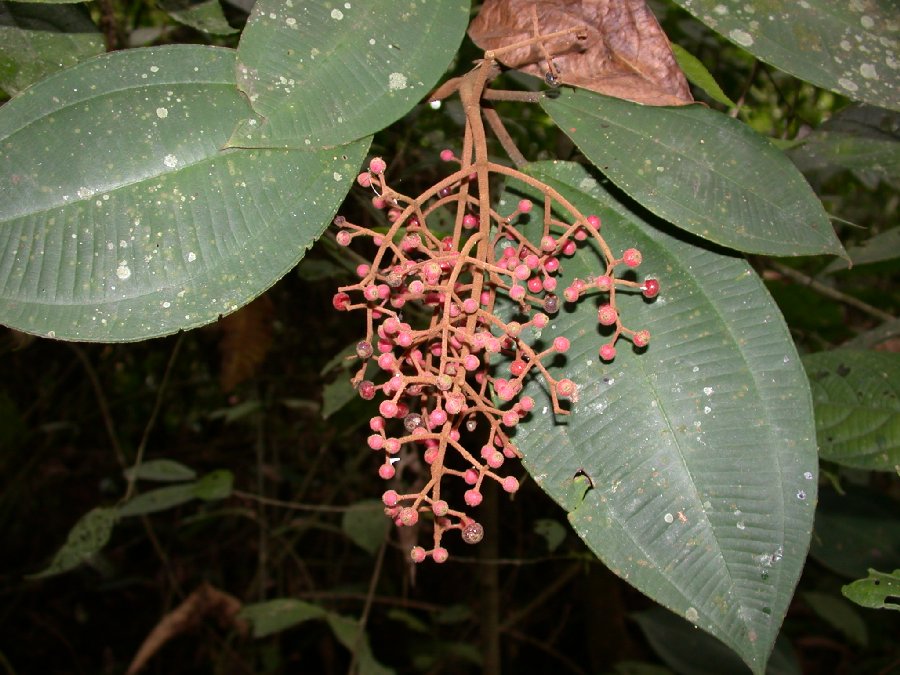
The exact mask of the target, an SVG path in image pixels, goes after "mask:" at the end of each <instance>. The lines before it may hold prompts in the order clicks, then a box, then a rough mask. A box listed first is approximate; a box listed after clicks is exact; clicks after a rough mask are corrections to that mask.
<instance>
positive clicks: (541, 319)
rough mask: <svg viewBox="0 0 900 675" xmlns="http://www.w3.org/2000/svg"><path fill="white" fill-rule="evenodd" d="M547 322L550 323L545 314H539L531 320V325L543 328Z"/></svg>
mask: <svg viewBox="0 0 900 675" xmlns="http://www.w3.org/2000/svg"><path fill="white" fill-rule="evenodd" d="M549 321H550V317H549V316H547V315H546V314H541V313H538V314H535V315H534V316H533V317H532V318H531V323H532V324H534V327H535V328H545V327H546V326H547V323H548V322H549Z"/></svg>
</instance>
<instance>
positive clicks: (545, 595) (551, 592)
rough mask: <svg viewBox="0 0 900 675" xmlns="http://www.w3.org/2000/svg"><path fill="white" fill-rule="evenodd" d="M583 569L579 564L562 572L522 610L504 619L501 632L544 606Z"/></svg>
mask: <svg viewBox="0 0 900 675" xmlns="http://www.w3.org/2000/svg"><path fill="white" fill-rule="evenodd" d="M583 569H584V567H583V566H582V565H581V563H578V564H576V565H572V566H571V567H569V569H568V570H566V571H565V572H563V573H562V574H561V575H559V576H558V577H556V578H555V579H554V580H553V581H552V582H550V583H549V584H547V585H546V586H545V587H544V590H543V591H541V592H540V594H538V595H537V596H536V597H535V598H534V599H533V600H532V601H531V602H529V603H528V604H527V605H525V606H524V607H523V608H522V609H520V610H519V611H517V612H513V613H512V614H510V615H509V618H507V619H506V621H504V622H503V623H502V624H500V630H501V631H508V630H510V629H511V628H512V627H513V626H514V625H516V624H517V623H519V621H521V620H522V619H524V618H525V617H526V616H528V615H529V614H531V613H532V612H533V611H534V610H536V609H537V608H538V607H540V606H541V605H542V604H544V603H545V602H546V601H547V600H549V599H551V598H552V597H553V596H555V595H556V594H557V593H559V591H560V590H561V589H562V587H563V586H565V585H566V584H567V583H569V582H570V581H571V580H572V579H573V578H574V577H575V576H576V575H577V574H579V573H580V572H581V571H582V570H583Z"/></svg>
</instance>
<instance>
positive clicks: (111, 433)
mask: <svg viewBox="0 0 900 675" xmlns="http://www.w3.org/2000/svg"><path fill="white" fill-rule="evenodd" d="M69 348H70V349H71V350H72V351H73V352H75V356H77V357H78V360H79V361H81V365H82V366H84V371H85V374H86V375H87V376H88V380H90V382H91V387H92V388H93V390H94V397H95V398H96V399H97V407H98V408H100V416H101V417H102V418H103V426H104V427H105V428H106V435H107V436H108V437H109V444H110V445H111V446H112V449H113V453H114V454H115V456H116V460H117V461H118V462H119V466H121V467H122V469H123V470H124V469H126V468H128V461H127V460H126V459H125V453H124V452H122V445H121V444H120V443H119V435H118V434H117V433H116V426H115V424H114V423H113V418H112V413H111V412H110V410H109V401H107V400H106V394H105V393H104V392H103V385H101V384H100V378H99V377H97V371H96V370H95V369H94V365H93V364H92V363H91V360H90V359H89V358H88V357H87V354H85V353H84V350H83V349H82V348H81V347H79V346H78V345H74V344H70V345H69Z"/></svg>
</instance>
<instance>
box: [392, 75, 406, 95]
mask: <svg viewBox="0 0 900 675" xmlns="http://www.w3.org/2000/svg"><path fill="white" fill-rule="evenodd" d="M388 89H390V90H391V91H396V90H397V89H406V75H404V74H403V73H391V74H390V76H389V77H388Z"/></svg>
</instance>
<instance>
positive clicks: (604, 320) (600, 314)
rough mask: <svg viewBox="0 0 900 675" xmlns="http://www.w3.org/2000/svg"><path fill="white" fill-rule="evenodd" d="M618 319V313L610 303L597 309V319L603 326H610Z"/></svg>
mask: <svg viewBox="0 0 900 675" xmlns="http://www.w3.org/2000/svg"><path fill="white" fill-rule="evenodd" d="M618 319H619V314H618V312H616V309H615V307H613V306H612V305H601V306H600V309H599V310H598V311H597V321H599V322H600V323H601V324H602V325H604V326H612V325H613V324H614V323H615V322H616V321H618Z"/></svg>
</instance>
